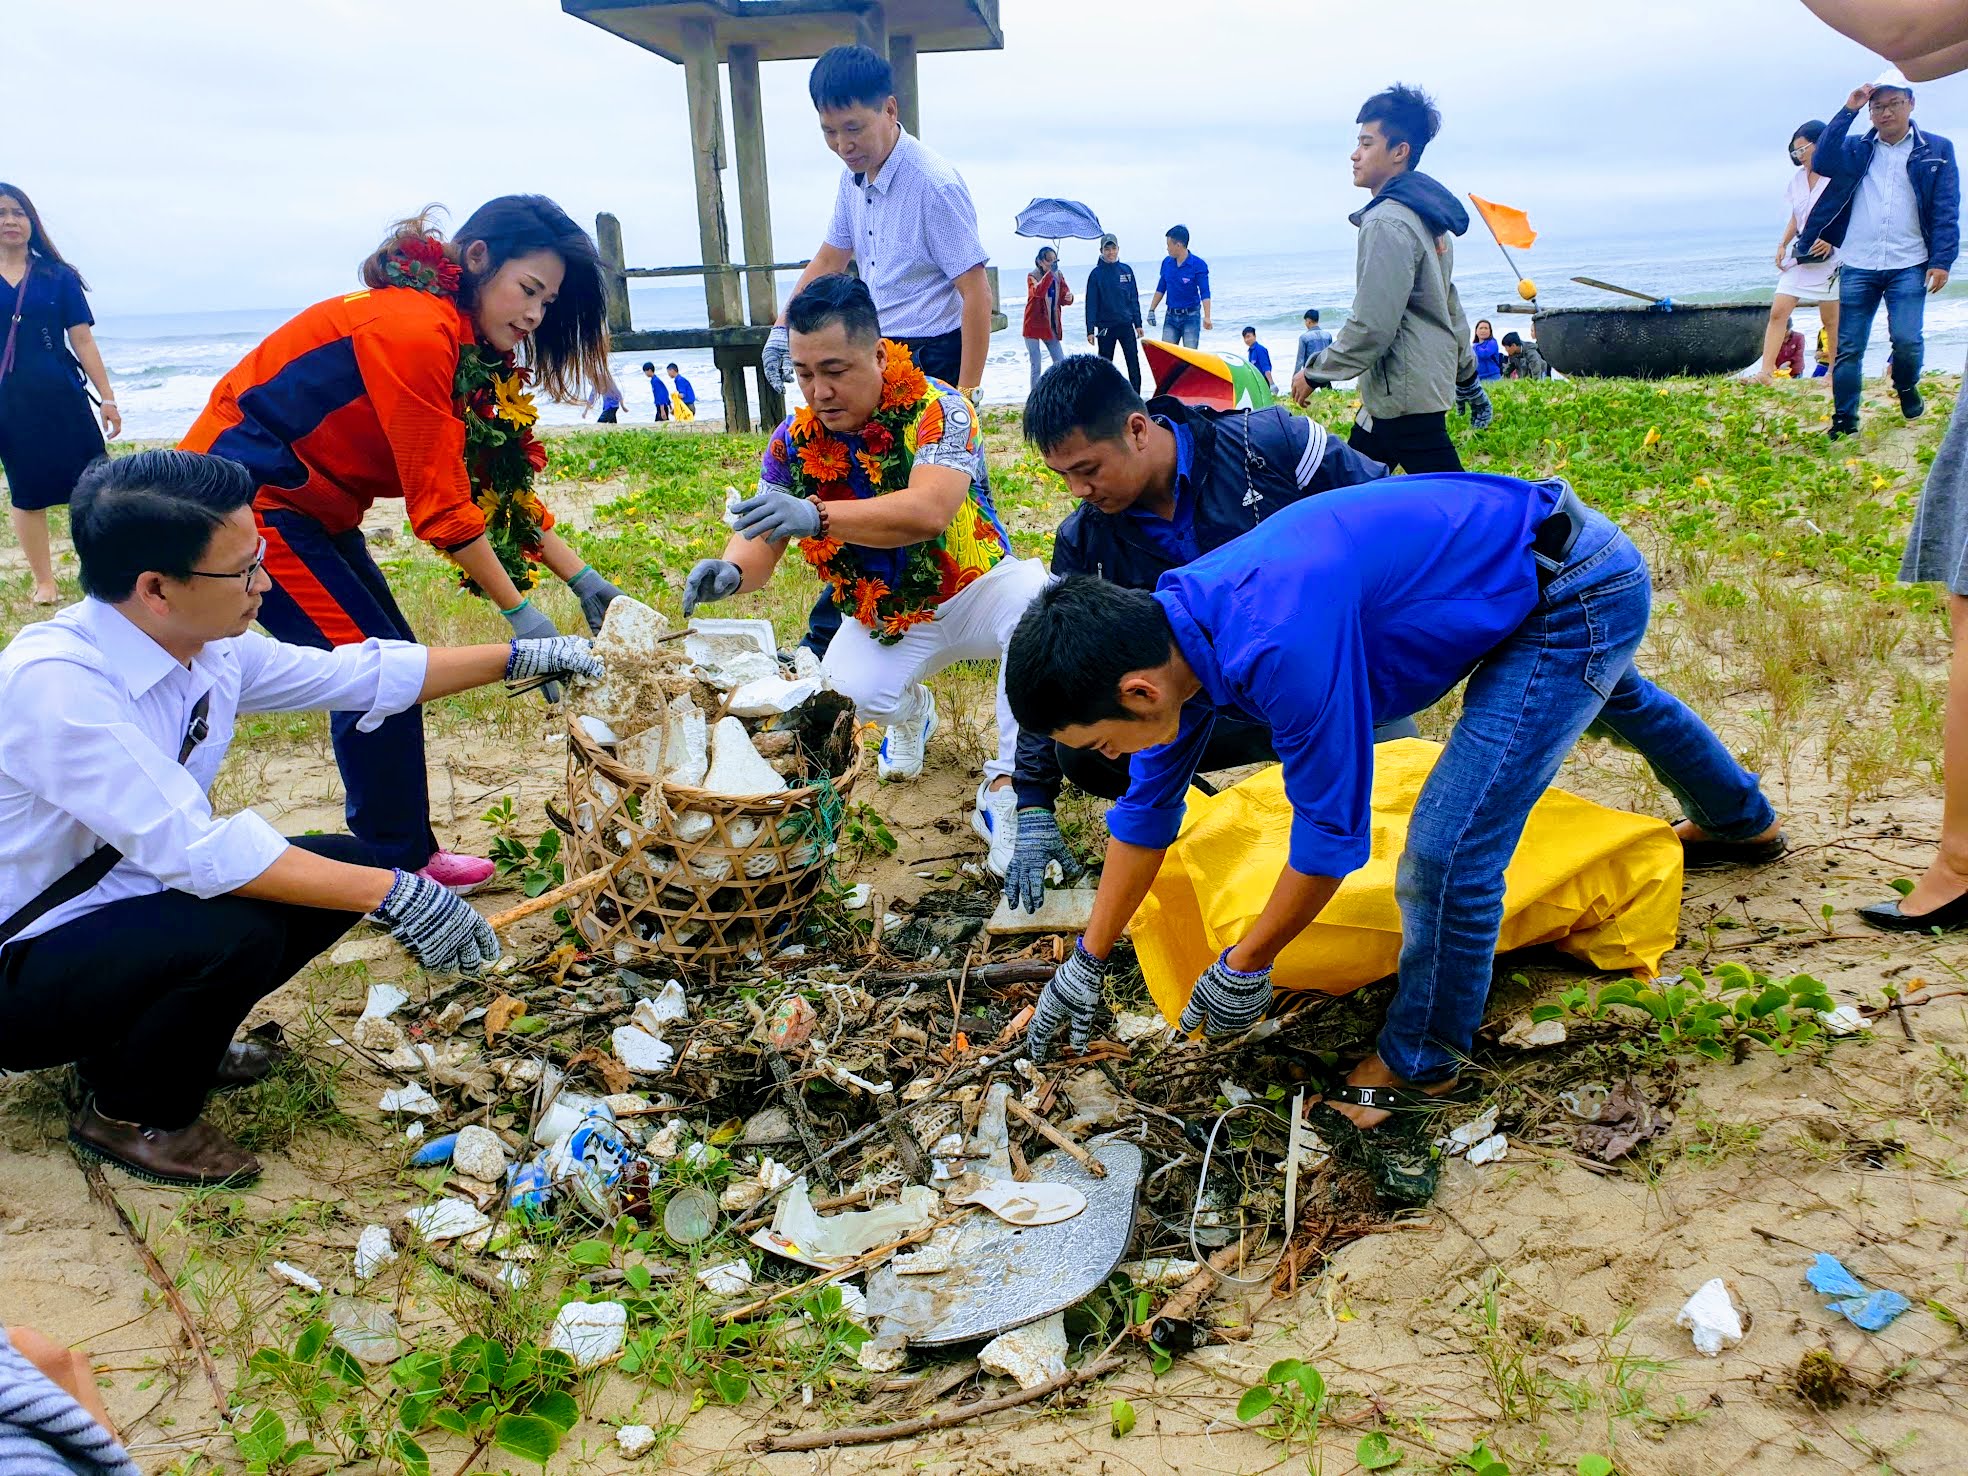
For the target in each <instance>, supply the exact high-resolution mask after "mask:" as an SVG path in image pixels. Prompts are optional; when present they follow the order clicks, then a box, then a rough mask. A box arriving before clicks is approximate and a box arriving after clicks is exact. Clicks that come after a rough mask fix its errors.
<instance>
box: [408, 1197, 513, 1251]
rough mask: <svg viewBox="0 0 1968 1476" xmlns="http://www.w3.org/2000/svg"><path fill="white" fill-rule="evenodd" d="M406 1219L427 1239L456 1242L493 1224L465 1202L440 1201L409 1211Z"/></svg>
mask: <svg viewBox="0 0 1968 1476" xmlns="http://www.w3.org/2000/svg"><path fill="white" fill-rule="evenodd" d="M403 1218H404V1219H405V1220H407V1221H409V1222H410V1228H411V1229H412V1230H415V1231H416V1232H417V1234H419V1235H420V1236H422V1237H423V1238H424V1239H425V1240H429V1241H439V1240H456V1239H458V1238H459V1237H460V1236H463V1235H470V1234H472V1233H473V1232H475V1231H478V1230H483V1229H485V1228H486V1227H487V1226H488V1225H490V1224H491V1223H492V1222H491V1221H490V1220H488V1219H486V1218H485V1216H484V1215H482V1214H480V1213H479V1210H478V1206H476V1205H471V1204H466V1203H465V1202H464V1201H463V1200H462V1199H440V1200H437V1201H435V1202H434V1203H431V1204H427V1205H424V1206H423V1207H422V1208H420V1209H413V1210H405V1211H404V1212H403Z"/></svg>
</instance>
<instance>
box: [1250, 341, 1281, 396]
mask: <svg viewBox="0 0 1968 1476" xmlns="http://www.w3.org/2000/svg"><path fill="white" fill-rule="evenodd" d="M1244 357H1245V358H1246V359H1249V360H1250V366H1251V368H1253V369H1255V370H1256V371H1257V372H1258V373H1259V374H1262V375H1263V376H1264V382H1265V383H1266V384H1268V385H1270V386H1271V393H1272V394H1274V395H1275V394H1277V393H1278V381H1277V380H1275V379H1273V378H1272V377H1271V350H1270V349H1268V348H1266V347H1265V346H1264V345H1263V344H1261V343H1259V342H1258V341H1257V330H1256V329H1255V328H1245V329H1244Z"/></svg>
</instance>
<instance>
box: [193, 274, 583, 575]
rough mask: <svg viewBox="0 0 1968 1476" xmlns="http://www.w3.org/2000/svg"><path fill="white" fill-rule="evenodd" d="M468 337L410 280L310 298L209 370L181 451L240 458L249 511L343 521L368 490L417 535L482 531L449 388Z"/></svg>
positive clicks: (450, 538) (443, 543) (334, 526)
mask: <svg viewBox="0 0 1968 1476" xmlns="http://www.w3.org/2000/svg"><path fill="white" fill-rule="evenodd" d="M474 341H475V335H474V333H473V331H472V323H471V319H470V317H469V316H468V315H467V314H466V313H465V312H462V311H461V310H460V309H459V307H458V305H457V303H456V302H454V301H453V300H452V299H450V298H446V297H437V296H434V295H432V294H431V293H428V292H419V291H417V290H416V289H414V288H409V287H378V288H375V289H372V290H367V291H362V292H351V293H349V294H348V296H346V297H335V298H330V299H329V300H328V301H327V302H318V303H316V304H315V305H314V306H313V307H311V308H309V309H308V310H307V311H306V312H304V313H302V314H301V315H300V316H299V317H297V318H294V319H293V320H292V321H290V322H288V323H286V324H285V325H283V326H282V327H280V328H277V329H275V330H274V331H273V333H272V334H270V335H269V336H268V337H267V339H266V340H265V342H263V343H261V344H260V346H259V347H258V348H256V349H254V350H253V351H252V352H251V353H249V354H248V355H247V356H246V357H245V358H244V359H242V360H240V362H239V363H238V364H237V365H236V366H235V367H234V368H233V369H232V371H231V372H230V373H228V374H227V375H226V376H225V378H223V379H221V380H220V381H219V383H218V387H217V388H216V389H214V390H213V391H212V398H211V399H210V401H208V402H207V404H206V406H205V411H204V413H203V414H202V415H200V416H199V417H198V419H197V421H196V422H195V423H194V424H193V425H192V427H191V431H190V433H189V434H188V435H186V436H185V438H184V441H183V443H182V445H183V449H185V450H187V451H207V452H210V453H212V454H213V455H215V456H225V457H229V458H230V459H232V460H234V461H237V462H239V463H241V464H242V465H244V466H245V468H246V469H247V470H248V471H249V472H251V473H252V474H253V480H254V482H255V483H256V484H257V485H258V488H259V491H258V494H257V495H256V497H255V498H254V503H253V505H254V507H255V508H256V509H258V510H261V511H265V510H267V509H272V508H285V509H289V510H291V511H293V512H297V513H301V514H303V515H304V516H306V517H310V518H313V519H314V520H315V521H317V522H318V523H320V524H321V525H322V527H324V528H326V529H327V530H328V531H329V532H330V533H345V532H347V531H349V530H350V529H352V528H354V527H356V526H357V525H358V524H360V523H361V521H362V517H363V514H365V513H366V512H368V511H369V508H370V506H371V504H373V503H374V502H375V501H376V499H377V498H379V497H401V498H402V499H403V502H404V510H405V512H406V513H407V514H408V516H409V519H410V526H411V527H412V528H413V529H414V530H415V531H416V534H417V536H418V537H419V538H421V539H423V540H424V541H425V542H426V543H430V544H433V545H435V546H436V547H438V548H441V549H454V548H462V547H463V546H464V545H465V544H468V543H470V542H471V541H472V540H473V539H475V538H478V537H479V536H481V535H482V534H483V533H484V532H485V514H484V513H482V512H481V511H479V509H478V508H477V507H476V506H475V505H474V504H473V502H472V495H471V483H470V480H469V478H468V477H467V476H466V473H465V423H464V420H463V419H462V418H461V417H460V415H459V412H458V407H457V401H456V396H455V394H454V390H453V385H454V381H455V380H456V379H457V375H458V350H459V346H460V345H462V344H467V343H471V342H474ZM542 522H543V524H544V525H546V526H549V527H551V526H552V522H553V520H552V518H551V516H548V517H546V518H543V519H542Z"/></svg>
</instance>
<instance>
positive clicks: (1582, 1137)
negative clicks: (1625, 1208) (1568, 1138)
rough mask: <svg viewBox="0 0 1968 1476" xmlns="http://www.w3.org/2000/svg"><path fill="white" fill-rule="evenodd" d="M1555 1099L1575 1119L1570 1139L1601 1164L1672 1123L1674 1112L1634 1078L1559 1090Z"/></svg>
mask: <svg viewBox="0 0 1968 1476" xmlns="http://www.w3.org/2000/svg"><path fill="white" fill-rule="evenodd" d="M1558 1100H1559V1102H1560V1103H1561V1104H1562V1105H1563V1106H1564V1108H1565V1110H1566V1111H1567V1112H1568V1113H1570V1114H1571V1115H1572V1116H1573V1117H1574V1118H1576V1119H1578V1123H1579V1125H1578V1126H1577V1127H1576V1128H1574V1129H1573V1138H1574V1141H1575V1142H1576V1143H1577V1144H1578V1147H1579V1151H1580V1152H1581V1153H1589V1154H1591V1155H1592V1156H1593V1157H1594V1158H1596V1159H1598V1160H1599V1161H1600V1162H1602V1163H1612V1162H1613V1161H1614V1160H1615V1159H1620V1158H1624V1157H1625V1156H1626V1155H1627V1154H1629V1153H1631V1152H1632V1151H1633V1150H1634V1149H1635V1148H1638V1147H1639V1146H1640V1145H1641V1144H1642V1143H1644V1142H1646V1141H1647V1140H1648V1139H1649V1138H1658V1137H1660V1136H1661V1135H1662V1134H1664V1133H1665V1132H1666V1131H1667V1130H1668V1129H1669V1128H1671V1127H1673V1126H1674V1114H1673V1113H1672V1112H1671V1111H1669V1110H1668V1109H1667V1108H1666V1107H1665V1106H1663V1105H1661V1104H1660V1103H1658V1102H1656V1101H1654V1100H1653V1098H1652V1097H1650V1096H1649V1095H1648V1093H1647V1089H1646V1086H1645V1085H1644V1084H1643V1083H1642V1082H1641V1081H1640V1080H1639V1079H1638V1078H1637V1077H1632V1076H1628V1077H1624V1078H1622V1079H1621V1080H1619V1081H1616V1082H1614V1083H1613V1084H1612V1085H1611V1086H1610V1087H1608V1086H1605V1085H1602V1084H1594V1085H1591V1086H1585V1087H1580V1088H1579V1089H1578V1090H1576V1091H1569V1090H1568V1091H1562V1092H1560V1093H1559V1094H1558Z"/></svg>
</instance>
